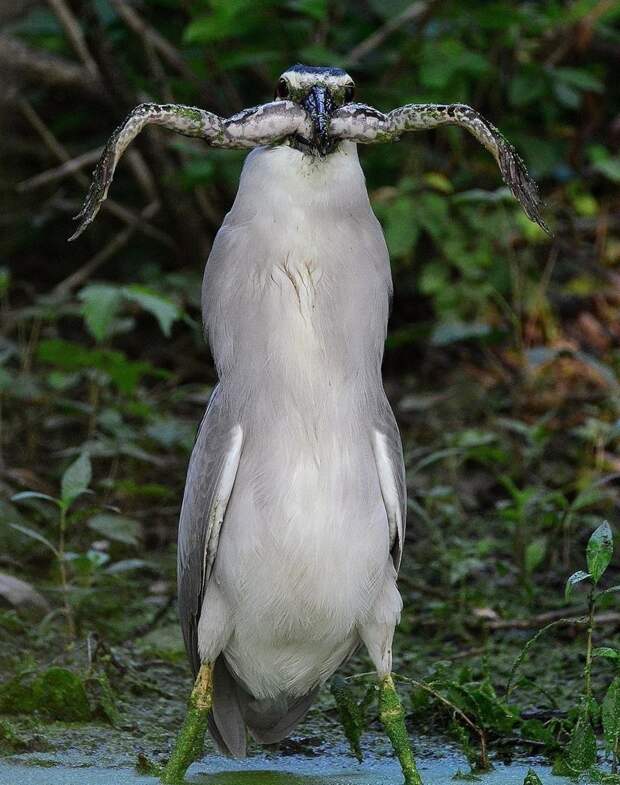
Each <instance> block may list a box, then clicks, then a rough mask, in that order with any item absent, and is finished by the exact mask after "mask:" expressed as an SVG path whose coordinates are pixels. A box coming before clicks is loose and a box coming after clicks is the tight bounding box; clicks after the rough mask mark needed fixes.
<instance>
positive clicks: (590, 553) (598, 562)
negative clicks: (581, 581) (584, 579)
mask: <svg viewBox="0 0 620 785" xmlns="http://www.w3.org/2000/svg"><path fill="white" fill-rule="evenodd" d="M613 552H614V541H613V535H612V533H611V527H610V526H609V524H608V523H607V521H605V522H604V523H602V524H601V525H600V526H599V527H598V529H596V531H594V532H593V534H592V536H591V537H590V540H589V542H588V547H587V549H586V557H587V560H588V571H589V572H590V574H591V575H592V581H593V582H594V584H595V585H596V584H597V583H598V582H599V581H600V579H601V578H602V576H603V574H604V572H605V570H606V569H607V567H608V566H609V562H610V561H611V557H612V555H613Z"/></svg>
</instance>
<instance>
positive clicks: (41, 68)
mask: <svg viewBox="0 0 620 785" xmlns="http://www.w3.org/2000/svg"><path fill="white" fill-rule="evenodd" d="M0 66H1V70H2V71H3V72H5V71H6V72H15V73H19V74H21V75H23V76H25V77H26V78H27V79H29V80H33V81H37V82H39V83H41V82H43V83H44V84H47V85H49V86H50V87H71V88H77V89H79V90H81V91H86V92H88V93H89V95H91V96H93V97H94V96H95V95H96V94H97V83H96V82H95V80H93V78H92V76H91V75H90V73H89V72H88V71H87V70H86V69H85V68H84V67H83V66H80V65H76V64H75V63H72V62H70V61H69V60H65V59H64V58H63V57H59V56H58V55H52V54H49V53H47V52H42V51H39V50H35V49H31V48H30V47H29V46H26V44H24V43H22V41H19V40H17V39H16V38H13V37H12V36H9V35H5V34H3V33H0Z"/></svg>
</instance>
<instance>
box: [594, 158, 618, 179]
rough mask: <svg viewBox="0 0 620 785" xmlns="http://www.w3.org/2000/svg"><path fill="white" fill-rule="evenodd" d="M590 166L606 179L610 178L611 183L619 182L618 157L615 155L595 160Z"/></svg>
mask: <svg viewBox="0 0 620 785" xmlns="http://www.w3.org/2000/svg"><path fill="white" fill-rule="evenodd" d="M592 168H593V169H595V170H596V171H597V172H600V174H602V175H603V176H604V177H606V178H607V179H608V180H611V182H612V183H620V157H618V156H616V157H615V158H611V157H610V158H605V159H604V160H601V161H596V163H594V164H593V165H592Z"/></svg>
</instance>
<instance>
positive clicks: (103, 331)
mask: <svg viewBox="0 0 620 785" xmlns="http://www.w3.org/2000/svg"><path fill="white" fill-rule="evenodd" d="M78 297H79V299H80V300H81V301H82V316H83V317H84V321H85V322H86V326H87V327H88V330H89V332H90V334H91V335H92V336H93V338H94V339H95V340H96V341H98V342H101V341H103V340H104V339H105V338H107V337H108V335H109V334H110V332H111V328H112V325H113V324H114V320H115V319H116V316H117V314H118V310H119V308H120V306H121V303H122V300H123V292H122V289H121V288H120V287H118V286H112V285H110V284H90V285H89V286H85V287H84V288H83V289H82V290H81V291H80V293H79V294H78Z"/></svg>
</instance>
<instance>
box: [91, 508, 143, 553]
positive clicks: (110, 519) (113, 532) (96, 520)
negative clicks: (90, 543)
mask: <svg viewBox="0 0 620 785" xmlns="http://www.w3.org/2000/svg"><path fill="white" fill-rule="evenodd" d="M88 527H89V529H92V530H93V531H95V532H97V533H98V534H101V535H102V536H103V537H106V538H107V539H109V540H114V541H116V542H123V543H125V544H126V545H138V541H139V537H140V524H139V523H138V522H137V521H134V520H132V519H131V518H123V517H122V516H120V515H112V514H109V513H101V514H100V515H95V516H94V517H93V518H91V519H90V520H89V521H88Z"/></svg>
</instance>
